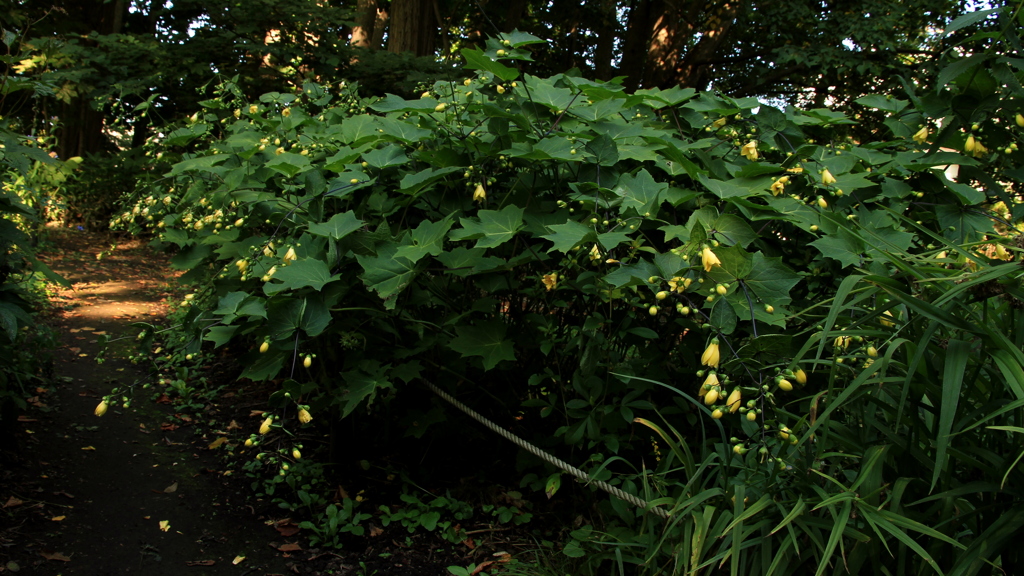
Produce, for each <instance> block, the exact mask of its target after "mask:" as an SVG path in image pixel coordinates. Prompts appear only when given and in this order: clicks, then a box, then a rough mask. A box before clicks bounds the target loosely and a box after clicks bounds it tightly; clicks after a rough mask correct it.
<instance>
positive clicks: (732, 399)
mask: <svg viewBox="0 0 1024 576" xmlns="http://www.w3.org/2000/svg"><path fill="white" fill-rule="evenodd" d="M742 401H743V392H741V391H740V389H739V387H738V386H737V387H736V388H733V389H732V392H730V393H729V398H728V399H727V400H726V401H725V405H726V407H727V408H729V413H730V414H735V413H736V411H737V410H739V409H740V402H742Z"/></svg>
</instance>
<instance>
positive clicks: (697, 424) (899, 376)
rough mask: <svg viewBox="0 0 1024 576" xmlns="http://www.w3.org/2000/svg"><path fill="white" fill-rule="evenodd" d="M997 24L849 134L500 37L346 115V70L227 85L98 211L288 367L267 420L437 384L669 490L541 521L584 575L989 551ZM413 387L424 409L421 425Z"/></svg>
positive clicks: (265, 357)
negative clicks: (626, 86) (110, 210)
mask: <svg viewBox="0 0 1024 576" xmlns="http://www.w3.org/2000/svg"><path fill="white" fill-rule="evenodd" d="M986 17H989V18H991V19H992V20H993V23H994V25H995V26H996V29H997V30H1000V31H1001V32H1000V33H997V34H995V35H991V34H989V35H986V36H983V37H981V39H982V40H983V41H984V42H988V45H987V47H985V48H982V49H979V50H976V51H975V52H974V53H973V54H961V53H959V52H958V51H956V50H954V51H951V52H949V53H948V54H947V60H946V61H945V62H944V65H943V67H942V68H941V70H940V71H939V73H938V76H937V79H936V81H935V82H934V83H932V84H933V85H934V86H935V87H934V88H914V87H913V86H910V85H908V86H907V92H906V94H903V95H901V96H900V97H895V96H893V95H867V96H864V97H861V98H859V99H857V106H858V107H859V108H858V109H859V110H861V111H862V112H860V113H863V114H864V116H865V118H871V119H872V120H873V121H877V122H878V125H879V126H880V127H881V128H880V129H879V130H880V131H879V132H877V133H875V134H873V135H872V136H871V137H864V136H863V135H861V136H858V137H857V138H853V137H851V135H852V134H859V132H858V119H857V118H856V117H855V116H854V115H853V113H852V112H851V113H842V112H838V111H834V110H830V109H825V108H814V109H808V110H800V109H796V108H786V109H784V110H783V109H778V108H773V107H770V106H768V105H765V104H764V103H762V102H759V101H757V100H755V99H734V98H728V97H725V96H721V95H716V94H712V93H698V92H696V91H694V90H691V89H681V88H673V89H669V90H640V91H636V92H629V91H626V90H623V89H622V87H621V86H620V85H618V84H616V83H603V82H594V81H591V80H586V79H583V78H579V77H574V76H571V75H564V74H560V75H555V76H550V77H535V76H530V75H524V74H521V73H520V72H519V71H518V70H517V69H515V68H512V67H509V66H507V65H506V64H510V63H515V62H516V61H517V60H519V59H522V58H529V57H530V52H529V50H528V48H529V47H530V46H532V45H533V44H534V43H536V42H537V39H536V38H534V37H532V36H530V35H528V34H524V33H518V32H516V33H511V34H508V35H504V36H501V37H500V38H499V39H496V40H488V42H487V45H486V47H482V48H483V49H482V50H476V49H466V50H464V51H463V52H462V54H463V56H464V57H465V60H466V63H467V68H468V69H470V70H475V73H474V74H473V75H472V76H471V77H469V78H465V79H458V80H453V81H448V82H437V83H435V84H434V85H433V87H432V88H431V89H430V90H428V91H427V92H425V93H424V94H423V95H422V97H421V98H418V99H406V98H403V97H400V96H394V95H389V96H387V97H386V98H383V99H381V100H378V101H376V102H373V103H372V104H370V105H369V112H367V113H362V112H361V109H362V104H361V103H360V102H359V101H358V96H357V95H356V94H355V93H354V91H353V88H352V86H347V87H343V88H341V89H334V88H333V87H325V86H320V85H317V84H313V83H307V84H305V85H304V86H303V87H302V90H299V91H296V92H295V93H280V92H277V93H270V94H266V95H264V96H262V97H261V98H260V99H259V100H258V101H248V100H246V99H245V98H244V94H243V93H242V92H241V91H240V90H238V89H236V88H235V86H234V85H232V84H230V83H229V84H227V85H226V86H225V89H224V90H222V92H221V93H220V94H219V95H218V97H217V98H214V99H211V100H208V101H205V102H203V103H202V105H203V110H202V111H201V112H197V113H196V114H195V115H194V116H193V117H191V118H190V119H189V120H188V121H186V122H183V123H181V124H180V125H179V127H177V129H175V130H174V131H171V132H168V134H167V136H166V138H162V139H161V140H160V141H159V142H158V143H157V144H156V149H155V151H159V153H158V154H157V156H158V157H159V158H160V162H161V163H162V164H158V165H157V166H156V170H155V172H154V174H157V173H158V174H163V176H162V177H156V176H152V177H150V178H149V179H148V180H147V181H146V186H147V187H146V189H145V191H144V192H143V193H142V194H141V195H140V196H139V197H137V199H136V200H135V203H134V204H129V205H128V209H127V211H125V212H124V213H123V214H121V215H120V216H118V218H117V219H116V224H117V225H120V226H129V227H131V228H132V229H137V228H135V227H138V226H141V227H145V228H149V229H151V230H153V231H154V232H155V233H157V234H158V238H159V243H160V244H161V245H163V246H164V247H167V248H169V249H173V250H174V251H175V252H176V256H175V258H174V262H175V265H176V266H178V267H180V268H182V269H187V270H189V273H188V275H187V279H188V280H190V281H192V282H194V283H195V284H196V285H197V286H198V289H197V290H196V292H195V293H194V295H192V296H190V297H189V298H188V299H187V300H186V305H187V306H188V307H189V308H190V310H189V312H188V314H187V316H186V326H185V328H184V331H183V337H182V339H181V340H180V341H179V343H178V344H177V345H176V346H178V347H180V349H181V351H182V353H188V354H193V355H195V354H200V353H201V350H202V349H203V344H204V342H205V343H208V344H206V345H207V346H211V347H220V346H234V347H236V349H237V347H238V346H240V345H241V346H243V347H245V348H247V349H248V352H247V353H246V355H245V357H244V358H243V363H244V365H245V366H246V369H245V372H244V374H243V376H245V377H249V378H252V379H268V380H269V379H279V381H280V382H281V384H280V387H279V390H278V392H276V393H275V394H274V396H273V397H272V398H271V403H272V406H273V407H274V412H273V414H272V415H271V416H270V417H268V419H267V420H266V421H265V422H264V424H263V427H262V429H261V430H260V432H259V434H255V431H254V437H253V438H254V442H255V443H256V444H257V445H258V444H259V439H260V438H261V437H262V435H263V434H277V433H278V432H276V431H277V430H294V429H296V428H297V427H300V426H311V425H313V424H311V423H310V422H309V420H310V416H311V417H312V419H313V420H314V422H317V421H321V420H323V421H333V420H336V419H337V418H352V417H353V416H354V415H364V416H363V417H364V418H366V415H370V417H372V415H374V414H376V413H379V411H380V410H382V406H384V405H387V404H388V403H389V402H392V401H398V400H400V399H401V398H402V397H403V395H404V394H406V393H408V392H409V391H411V389H412V388H413V387H416V386H417V383H416V382H417V380H419V379H428V380H432V381H435V382H436V383H437V384H438V385H441V386H443V387H445V388H448V389H449V390H451V391H452V392H454V393H456V394H458V395H459V397H460V398H461V399H463V400H464V401H466V402H467V403H469V404H471V405H476V406H480V405H487V406H489V407H490V409H491V413H492V414H493V413H499V414H502V415H501V416H499V419H502V420H503V421H504V423H505V424H507V425H509V426H514V427H515V429H516V431H517V432H519V433H523V434H528V435H529V439H531V440H532V441H534V442H536V443H538V444H540V445H542V446H545V447H546V448H548V449H550V450H552V451H555V452H559V453H565V455H566V456H567V457H570V458H571V457H572V454H579V453H580V451H582V452H583V453H586V454H590V455H591V457H590V459H589V460H588V461H587V462H586V463H584V464H583V467H585V468H587V469H588V470H589V471H590V472H591V473H592V475H594V476H595V477H598V478H602V479H606V480H609V481H610V482H612V483H613V484H617V485H619V486H621V487H622V488H623V489H624V490H626V491H628V492H633V493H637V494H639V495H641V496H643V497H645V498H646V499H648V500H651V501H653V503H655V504H656V505H658V506H660V507H663V508H665V509H668V510H670V511H671V514H670V517H669V519H668V520H662V519H660V518H658V517H656V516H653V515H650V514H644V513H643V511H640V510H634V509H631V508H630V507H629V506H628V505H626V504H625V503H623V502H621V501H618V500H609V501H607V502H606V504H604V505H602V506H601V510H602V512H603V515H602V518H601V520H600V524H599V525H593V526H586V527H584V528H581V529H579V530H576V531H575V532H573V534H572V536H573V540H572V541H571V542H570V543H569V544H568V545H567V546H566V548H565V553H566V554H568V555H570V556H573V557H581V558H583V559H585V562H584V565H583V566H582V567H581V568H580V569H581V570H595V571H596V570H599V569H601V568H600V564H601V562H603V561H609V562H617V563H620V564H636V565H637V566H638V567H641V568H642V569H644V570H647V571H649V572H650V573H665V572H669V573H684V572H686V573H690V572H695V571H699V570H702V569H705V568H709V569H710V567H712V566H721V567H724V566H726V565H728V566H729V569H730V571H731V573H734V574H736V573H741V572H743V573H766V574H767V573H786V574H788V573H803V572H810V571H815V572H817V573H823V572H824V571H830V572H836V573H841V572H844V571H849V572H850V573H859V572H862V571H873V572H880V573H881V572H889V573H899V572H910V573H927V572H929V571H931V570H938V571H940V572H943V573H945V572H949V571H951V572H953V573H957V574H960V573H964V574H966V573H978V572H979V571H981V572H984V571H987V570H988V568H987V567H986V566H987V564H986V563H994V564H995V565H996V566H999V567H1001V568H1002V569H1003V570H1006V571H1010V572H1012V571H1013V569H1014V568H1015V567H1016V566H1018V565H1019V564H1020V562H1021V560H1022V559H1021V558H1020V551H1019V550H1018V549H1017V547H1015V546H1014V542H1013V541H1012V538H1011V537H1012V535H1013V534H1014V532H1015V531H1016V530H1017V529H1018V528H1019V527H1020V526H1021V522H1022V519H1024V516H1022V515H1024V499H1022V497H1021V495H1020V493H1019V488H1018V486H1019V484H1020V482H1021V480H1022V478H1021V472H1020V471H1019V470H1018V469H1017V467H1016V465H1017V460H1018V458H1019V454H1020V452H1019V436H1017V435H1016V434H1018V433H1020V432H1024V428H1021V421H1020V419H1021V416H1022V413H1021V408H1022V406H1024V371H1022V369H1021V367H1022V366H1024V353H1022V352H1021V346H1022V339H1024V332H1022V331H1020V330H1016V327H1017V325H1018V324H1019V322H1020V318H1021V315H1020V311H1019V310H1018V308H1019V302H1020V299H1021V297H1022V296H1024V294H1022V293H1021V289H1020V274H1021V269H1020V266H1019V264H1018V263H1016V262H1005V261H1004V259H1018V258H1019V256H1018V254H1019V252H1020V250H1021V248H1020V246H1019V245H1018V244H1017V243H1016V242H1017V230H1016V228H1015V227H1014V225H1013V222H1015V221H1016V220H1017V219H1018V218H1019V216H1020V203H1019V201H1018V198H1019V197H1018V191H1019V186H1020V185H1021V182H1022V180H1024V173H1022V170H1021V168H1020V167H1019V166H1020V156H1021V152H1019V151H1018V149H1017V144H1018V141H1019V140H1020V138H1021V136H1022V128H1024V117H1022V116H1020V115H1019V114H1020V112H1021V110H1020V100H1019V99H1020V98H1021V96H1022V95H1024V91H1022V90H1021V88H1020V82H1019V79H1020V71H1019V69H1018V68H1017V67H1016V62H1017V60H1015V58H1016V57H1017V56H1018V55H1017V54H1016V52H1017V47H1018V46H1019V40H1018V38H1017V37H1016V33H1015V31H1014V24H1015V23H1016V22H1017V21H1018V19H1019V18H1020V16H1019V15H1018V14H1009V13H1005V12H1001V11H998V10H993V11H988V12H984V13H978V14H975V15H972V16H969V17H966V18H962V19H960V20H958V21H957V22H955V23H953V24H952V25H951V26H950V27H949V28H950V30H949V31H950V32H955V31H956V30H957V29H962V28H964V27H967V26H970V25H973V24H976V23H978V22H979V21H981V20H982V19H983V18H986ZM971 40H972V41H977V40H978V38H974V39H971ZM989 40H991V42H989ZM860 113H858V115H859V114H860ZM961 151H962V152H961ZM951 165H954V166H957V167H959V174H958V176H957V177H956V178H955V179H950V178H949V177H948V176H947V168H948V167H949V166H951ZM485 383H486V384H485ZM418 408H419V409H420V410H421V411H420V412H419V416H418V417H417V418H415V419H417V420H418V421H419V422H421V423H423V424H421V426H422V427H421V428H420V429H418V430H417V431H416V433H417V434H430V433H432V429H433V428H431V426H433V427H434V428H438V427H443V426H444V424H443V420H444V418H443V415H442V413H441V412H440V411H441V410H442V408H440V407H439V406H437V405H434V406H432V407H430V408H425V407H422V406H421V407H418ZM521 411H522V412H521ZM517 418H521V420H518V422H517V421H516V419H517ZM431 422H432V423H434V424H432V425H428V423H431ZM376 425H377V426H380V425H382V423H379V422H378V423H377V424H376ZM495 441H498V440H497V439H496V440H495ZM652 442H653V449H652ZM577 460H578V457H577ZM529 466H531V467H532V468H531V469H528V470H524V471H523V472H524V473H525V474H527V476H526V479H525V480H524V482H525V483H526V484H532V486H533V487H534V488H535V489H537V490H541V489H543V488H544V487H548V489H549V492H553V491H556V490H557V488H554V489H552V486H556V485H557V484H555V483H553V482H552V480H553V478H555V477H557V474H558V473H557V472H556V471H554V470H552V469H544V468H541V467H540V466H539V465H537V464H532V465H529ZM282 473H283V472H282ZM552 474H554V476H552ZM545 479H548V480H547V481H545ZM953 510H956V511H957V513H955V514H954V513H953V512H952V511H953Z"/></svg>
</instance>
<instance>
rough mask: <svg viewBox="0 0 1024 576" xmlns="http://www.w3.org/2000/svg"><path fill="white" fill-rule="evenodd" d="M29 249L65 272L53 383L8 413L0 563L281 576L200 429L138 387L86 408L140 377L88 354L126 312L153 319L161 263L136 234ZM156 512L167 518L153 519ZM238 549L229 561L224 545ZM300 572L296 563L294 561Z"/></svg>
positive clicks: (71, 235)
mask: <svg viewBox="0 0 1024 576" xmlns="http://www.w3.org/2000/svg"><path fill="white" fill-rule="evenodd" d="M54 239H55V240H56V248H55V249H53V250H51V251H49V252H48V253H45V254H43V256H44V258H45V259H46V260H47V261H49V262H50V264H51V266H52V267H53V268H54V269H55V270H57V271H58V272H59V273H61V274H62V275H64V276H65V277H66V278H68V279H69V280H70V281H71V282H73V283H74V290H73V291H63V292H61V294H60V295H59V299H58V305H59V307H60V308H62V309H63V312H61V313H59V314H58V315H57V316H56V318H55V319H54V320H53V323H54V328H55V329H56V330H57V331H58V332H59V338H60V349H59V350H57V351H56V353H55V358H54V360H55V378H54V381H55V384H54V385H53V386H52V387H50V388H49V389H39V390H37V392H38V396H37V397H35V398H34V399H33V400H32V406H31V407H30V409H29V410H28V411H27V412H26V413H24V414H23V415H22V416H21V417H20V419H19V420H20V422H19V425H20V442H21V445H22V446H21V452H20V459H19V461H18V462H16V463H15V464H14V465H13V466H9V467H7V468H6V469H4V470H2V471H0V573H4V574H5V576H6V574H13V573H21V574H33V575H35V574H38V575H51V574H53V575H56V574H60V575H90V576H98V575H106V574H139V575H142V574H145V575H147V576H160V575H179V574H190V575H197V576H199V575H214V574H284V573H294V572H299V570H293V569H292V568H293V565H290V562H291V561H290V559H289V557H288V554H287V553H282V552H279V551H277V550H275V549H274V548H272V547H271V546H269V545H268V544H270V543H271V542H274V541H275V540H276V543H278V544H284V543H285V541H286V539H284V538H282V537H281V535H280V534H279V533H278V532H276V531H275V530H274V529H273V527H270V526H267V525H265V523H264V522H263V521H261V519H259V518H256V517H255V516H253V515H251V514H239V512H238V510H240V509H244V506H245V495H244V494H239V493H238V491H237V490H236V489H233V488H227V486H228V485H227V484H226V483H225V478H224V477H223V476H222V474H221V473H220V472H218V471H217V459H216V458H215V457H214V456H213V455H211V454H209V453H201V452H203V451H202V450H196V448H195V446H194V445H192V444H191V443H190V442H189V440H191V439H192V438H194V437H195V436H196V434H201V433H202V432H199V430H198V428H196V427H194V426H192V425H190V422H191V421H190V420H189V419H188V417H187V416H185V417H184V418H181V417H180V416H178V415H176V414H175V413H174V412H173V410H172V409H171V408H170V407H169V406H159V405H156V404H154V403H152V402H150V401H149V391H148V390H147V391H142V390H139V392H140V393H138V394H136V398H135V401H134V402H133V403H132V405H131V407H130V408H128V409H124V408H112V409H111V410H110V411H109V413H108V414H107V415H106V416H105V417H103V418H97V417H96V416H94V415H93V410H94V409H95V407H96V405H97V404H98V403H99V401H100V399H101V397H102V396H103V395H104V394H106V393H109V391H110V390H111V388H113V387H114V386H120V387H122V388H124V387H126V386H128V385H132V384H136V385H141V384H143V383H145V382H146V381H147V379H149V380H150V381H151V380H152V379H151V377H150V376H149V375H148V374H146V373H145V372H144V371H143V370H140V369H139V368H138V367H136V366H133V365H132V364H130V363H128V362H126V361H124V360H120V359H116V358H114V355H110V356H109V358H108V359H107V360H106V361H105V362H104V363H102V364H97V363H96V362H95V360H94V358H95V356H96V354H97V353H98V352H99V342H98V340H100V337H101V336H104V335H106V336H108V337H109V338H111V339H116V338H119V337H125V336H127V337H128V338H131V337H132V336H133V335H134V334H137V333H138V331H139V329H138V328H133V327H131V326H130V324H131V323H133V322H140V321H145V322H152V321H157V320H159V319H160V318H161V317H162V316H163V314H164V312H165V310H166V306H165V304H164V298H165V297H166V296H167V295H168V294H167V290H168V280H170V279H169V278H168V277H167V270H168V268H167V266H166V262H164V261H162V260H160V259H159V258H155V257H154V256H153V254H152V252H151V251H149V250H147V249H146V248H145V246H144V245H142V244H141V243H139V242H138V241H134V242H128V243H124V244H121V245H119V246H118V247H117V248H116V249H114V250H112V251H110V253H109V255H106V256H105V258H104V259H103V260H102V261H98V260H97V258H96V256H97V254H98V253H99V252H100V251H102V250H109V249H110V240H109V239H108V238H106V237H104V236H96V235H89V234H87V233H85V232H80V231H78V232H76V231H71V230H61V231H58V232H57V233H56V234H55V235H54ZM161 522H168V523H169V527H168V528H167V529H166V530H162V529H161V528H162V526H161ZM239 556H244V560H239V561H238V563H237V564H235V561H236V557H239ZM301 572H302V573H305V571H304V570H302V571H301Z"/></svg>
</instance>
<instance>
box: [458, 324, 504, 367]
mask: <svg viewBox="0 0 1024 576" xmlns="http://www.w3.org/2000/svg"><path fill="white" fill-rule="evenodd" d="M455 333H456V334H458V336H457V337H455V338H454V339H452V341H451V342H449V343H448V347H449V348H451V349H452V350H455V351H456V352H459V353H461V354H462V356H463V357H466V356H479V357H481V358H482V359H483V362H484V370H490V369H491V368H494V367H495V366H497V365H498V362H501V361H502V360H515V359H516V353H515V350H514V349H513V347H512V341H511V340H506V339H505V324H504V323H503V322H501V321H500V320H489V321H487V322H484V323H482V324H480V325H478V326H459V327H457V328H456V329H455Z"/></svg>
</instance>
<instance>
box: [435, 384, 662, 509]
mask: <svg viewBox="0 0 1024 576" xmlns="http://www.w3.org/2000/svg"><path fill="white" fill-rule="evenodd" d="M423 383H424V384H426V386H427V388H430V390H431V391H433V392H434V394H437V395H438V396H440V397H441V398H443V399H444V400H445V401H446V402H448V403H449V404H451V405H452V406H455V407H456V408H458V409H459V410H461V411H463V412H465V413H466V415H468V416H469V417H470V418H472V419H474V420H476V421H477V422H479V423H481V424H483V425H484V426H486V427H487V428H489V429H490V430H491V431H492V432H495V433H497V434H500V435H501V436H503V437H504V438H505V439H506V440H509V441H510V442H512V443H513V444H515V445H516V446H519V447H520V448H522V449H523V450H526V451H527V452H529V453H530V454H533V455H534V456H537V457H538V458H540V459H542V460H544V461H545V462H548V463H550V464H553V465H555V466H557V467H558V468H560V469H562V470H564V471H565V472H568V473H569V474H572V475H573V476H575V477H576V478H578V479H580V480H583V481H584V482H586V483H588V484H593V485H595V486H597V487H598V488H600V489H602V490H604V491H605V492H607V493H609V494H611V495H612V496H615V497H616V498H618V499H620V500H624V501H626V502H629V503H630V504H632V505H634V506H636V507H637V508H642V509H644V510H646V511H649V512H652V513H654V514H656V515H658V516H660V517H662V518H665V519H668V517H669V513H668V512H667V511H666V510H665V509H664V508H659V507H657V506H652V505H651V504H650V503H649V502H647V501H646V500H644V499H642V498H639V497H637V496H634V495H632V494H628V493H626V492H623V491H622V490H620V489H618V488H616V487H615V486H612V485H611V484H608V483H607V482H603V481H601V480H595V479H593V478H591V477H590V476H589V475H588V474H587V473H586V472H584V471H582V470H580V469H579V468H576V467H575V466H573V465H571V464H569V463H567V462H564V461H562V460H559V459H558V458H555V457H554V456H552V455H551V454H548V453H547V452H545V451H543V450H541V449H540V448H538V447H536V446H534V445H533V444H530V443H529V442H527V441H526V440H523V439H522V438H520V437H518V436H516V435H515V434H513V433H511V432H509V431H508V430H506V429H504V428H502V427H501V426H498V425H497V424H495V423H494V422H491V421H490V420H488V419H487V418H484V417H483V416H481V415H480V414H478V413H476V412H475V411H474V410H473V409H472V408H470V407H469V406H466V405H465V404H463V403H462V402H459V401H458V400H456V399H455V398H453V397H452V396H451V395H450V394H448V393H447V392H445V391H444V390H441V389H440V388H438V387H437V386H435V385H434V384H433V383H431V382H428V381H426V380H423Z"/></svg>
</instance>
